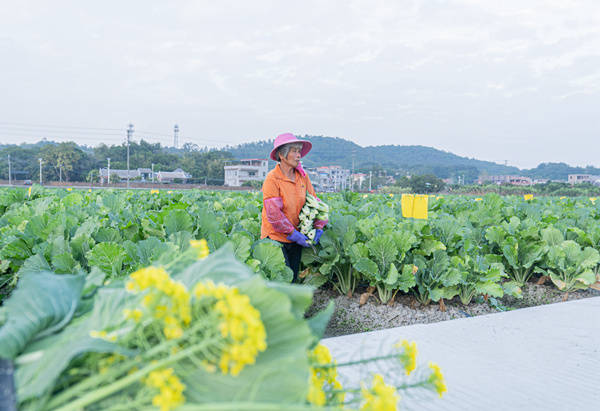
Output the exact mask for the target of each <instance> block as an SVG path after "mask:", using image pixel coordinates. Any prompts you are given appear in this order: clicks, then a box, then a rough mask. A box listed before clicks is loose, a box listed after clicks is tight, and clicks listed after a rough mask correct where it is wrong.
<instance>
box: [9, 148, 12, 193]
mask: <svg viewBox="0 0 600 411" xmlns="http://www.w3.org/2000/svg"><path fill="white" fill-rule="evenodd" d="M8 185H9V186H12V178H11V170H10V154H9V155H8Z"/></svg>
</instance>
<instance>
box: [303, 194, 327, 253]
mask: <svg viewBox="0 0 600 411" xmlns="http://www.w3.org/2000/svg"><path fill="white" fill-rule="evenodd" d="M299 217H300V224H298V231H300V232H301V233H302V234H304V235H305V236H307V237H308V239H309V243H311V244H312V242H313V240H314V239H315V234H316V233H317V230H315V229H314V228H313V224H314V222H315V220H329V206H328V205H327V204H325V203H324V202H323V201H319V200H317V198H316V197H313V196H312V195H310V194H309V193H306V202H305V203H304V207H302V210H300V215H299Z"/></svg>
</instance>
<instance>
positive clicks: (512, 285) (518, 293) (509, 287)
mask: <svg viewBox="0 0 600 411" xmlns="http://www.w3.org/2000/svg"><path fill="white" fill-rule="evenodd" d="M502 288H503V289H504V292H505V293H506V294H508V295H510V296H513V297H515V298H523V290H521V287H520V286H519V284H518V283H517V282H516V281H507V282H505V283H503V284H502Z"/></svg>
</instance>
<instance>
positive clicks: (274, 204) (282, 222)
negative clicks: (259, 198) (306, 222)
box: [264, 197, 295, 234]
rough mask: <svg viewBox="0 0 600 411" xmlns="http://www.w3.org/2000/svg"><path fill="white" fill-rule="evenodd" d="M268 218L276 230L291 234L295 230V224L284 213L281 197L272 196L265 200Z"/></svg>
mask: <svg viewBox="0 0 600 411" xmlns="http://www.w3.org/2000/svg"><path fill="white" fill-rule="evenodd" d="M264 206H265V211H266V212H267V220H268V221H269V223H270V224H271V225H272V226H273V228H274V229H275V231H278V232H280V233H284V234H289V233H291V232H292V231H294V230H295V228H294V225H293V224H292V223H291V222H290V220H288V218H287V217H286V216H285V214H283V199H282V198H281V197H271V198H267V199H266V200H265V201H264Z"/></svg>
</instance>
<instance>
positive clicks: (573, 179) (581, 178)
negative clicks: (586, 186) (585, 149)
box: [567, 174, 600, 184]
mask: <svg viewBox="0 0 600 411" xmlns="http://www.w3.org/2000/svg"><path fill="white" fill-rule="evenodd" d="M567 181H568V182H569V184H579V183H592V184H600V176H595V175H592V174H569V177H568V180H567Z"/></svg>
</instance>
